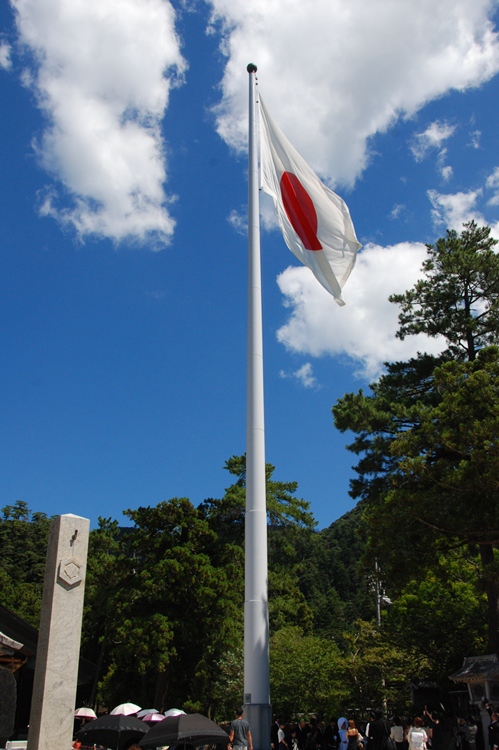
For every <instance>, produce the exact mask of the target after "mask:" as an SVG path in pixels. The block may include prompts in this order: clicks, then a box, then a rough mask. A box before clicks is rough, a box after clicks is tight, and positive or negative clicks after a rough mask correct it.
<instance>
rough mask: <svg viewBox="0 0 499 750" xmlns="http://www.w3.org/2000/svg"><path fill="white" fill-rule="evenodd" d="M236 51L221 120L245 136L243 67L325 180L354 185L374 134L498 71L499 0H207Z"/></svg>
mask: <svg viewBox="0 0 499 750" xmlns="http://www.w3.org/2000/svg"><path fill="white" fill-rule="evenodd" d="M210 2H211V5H212V7H213V24H215V25H216V24H220V26H221V28H222V34H223V41H222V44H221V49H222V51H223V53H224V54H225V55H226V56H227V65H226V68H225V74H224V77H223V81H222V102H221V104H220V107H219V108H218V110H217V116H218V130H219V133H220V134H221V136H222V137H223V138H224V139H225V140H226V141H227V143H229V144H230V145H231V146H233V147H234V148H236V149H243V148H244V147H245V142H246V137H247V135H246V134H247V122H246V110H247V73H246V65H247V64H248V63H249V62H254V63H256V64H257V65H258V68H259V70H258V78H259V85H260V88H261V91H262V94H263V96H264V98H265V100H266V103H267V105H268V106H269V109H270V110H271V112H272V113H273V115H274V117H275V118H276V120H277V121H278V123H279V125H280V127H281V128H282V129H283V131H284V132H285V134H286V135H287V136H288V137H289V138H290V140H292V142H293V143H294V145H295V146H296V147H297V148H298V150H299V151H300V152H301V153H302V154H303V156H304V157H305V158H306V159H307V160H308V161H309V162H310V163H311V164H312V166H313V167H314V168H315V169H316V170H317V171H318V172H319V173H320V174H321V175H322V176H324V177H325V178H326V179H327V180H328V181H330V182H332V183H334V182H344V183H347V184H352V183H353V182H354V180H355V179H356V177H357V176H358V175H359V174H360V173H361V172H362V170H363V169H364V168H365V166H366V164H367V163H368V160H369V149H368V139H369V137H370V136H372V135H373V134H374V133H376V132H383V131H386V129H387V128H388V127H390V125H391V124H393V123H394V121H395V120H396V119H397V118H398V117H400V116H410V115H413V114H414V113H415V112H416V111H417V110H418V109H419V108H421V107H422V106H423V105H424V104H425V103H427V102H428V101H430V100H432V99H434V98H436V97H439V96H441V95H442V94H444V93H445V92H447V91H449V90H450V89H457V90H464V89H466V88H468V87H471V86H478V85H480V84H481V83H483V82H484V81H486V80H488V79H490V78H491V77H492V76H493V75H494V74H495V73H496V72H497V71H498V70H499V44H498V39H497V35H496V34H495V33H494V31H493V27H492V23H491V20H490V19H491V17H492V15H493V13H494V12H495V7H496V6H495V2H494V0H439V2H438V3H435V2H434V0H420V2H418V3H415V2H413V0H370V2H368V3H366V2H365V0H315V2H313V3H303V2H302V3H299V2H293V3H290V2H287V1H286V0H254V1H253V2H251V3H248V2H247V1H246V0H210Z"/></svg>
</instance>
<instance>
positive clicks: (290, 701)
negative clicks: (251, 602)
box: [270, 626, 347, 719]
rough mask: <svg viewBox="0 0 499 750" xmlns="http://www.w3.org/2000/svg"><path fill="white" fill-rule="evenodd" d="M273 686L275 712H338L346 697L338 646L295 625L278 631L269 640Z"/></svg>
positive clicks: (285, 714)
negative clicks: (307, 633) (308, 633)
mask: <svg viewBox="0 0 499 750" xmlns="http://www.w3.org/2000/svg"><path fill="white" fill-rule="evenodd" d="M270 689H271V695H272V707H273V710H274V712H276V713H278V714H281V715H282V716H285V717H287V718H288V719H292V718H295V717H296V716H297V714H298V713H303V712H305V713H319V714H321V715H324V716H325V715H326V714H329V715H332V714H333V713H335V712H337V711H338V710H339V708H340V706H341V705H342V702H343V701H344V700H345V698H346V696H347V693H346V691H345V689H344V687H343V680H342V655H341V653H340V650H339V648H338V646H337V645H336V643H335V642H334V641H332V640H331V639H327V638H320V637H318V636H314V635H305V634H304V633H303V631H302V629H301V628H299V627H296V626H294V627H292V626H287V627H285V628H282V629H281V630H279V631H277V632H276V633H274V635H273V636H272V637H271V640H270Z"/></svg>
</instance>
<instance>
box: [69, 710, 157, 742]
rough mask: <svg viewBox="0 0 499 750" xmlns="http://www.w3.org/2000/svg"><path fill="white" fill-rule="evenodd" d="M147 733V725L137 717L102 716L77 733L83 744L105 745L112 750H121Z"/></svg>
mask: <svg viewBox="0 0 499 750" xmlns="http://www.w3.org/2000/svg"><path fill="white" fill-rule="evenodd" d="M146 732H147V724H144V722H143V721H140V719H136V718H135V716H123V714H115V715H114V716H111V715H109V716H101V717H100V719H95V720H94V721H91V722H90V723H89V724H85V726H84V727H82V728H81V729H80V731H79V732H77V733H76V736H77V737H78V739H79V740H81V742H83V743H84V744H88V745H96V744H97V745H104V746H105V747H109V748H112V750H121V748H122V747H123V745H125V744H126V743H127V742H130V740H138V739H140V737H142V736H143V735H144V734H145V733H146Z"/></svg>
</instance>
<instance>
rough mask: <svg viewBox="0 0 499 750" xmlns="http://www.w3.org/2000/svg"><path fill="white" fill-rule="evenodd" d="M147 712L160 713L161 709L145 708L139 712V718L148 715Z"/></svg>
mask: <svg viewBox="0 0 499 750" xmlns="http://www.w3.org/2000/svg"><path fill="white" fill-rule="evenodd" d="M147 714H159V711H158V709H157V708H143V709H142V711H139V712H138V714H137V719H141V718H142V717H143V716H146V715H147Z"/></svg>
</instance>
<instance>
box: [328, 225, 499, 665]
mask: <svg viewBox="0 0 499 750" xmlns="http://www.w3.org/2000/svg"><path fill="white" fill-rule="evenodd" d="M495 244H496V241H495V240H493V239H492V238H490V229H489V228H488V227H483V228H478V227H477V226H476V224H475V223H474V222H470V223H468V224H465V225H464V229H463V232H462V233H461V235H460V236H458V235H457V233H456V232H454V231H448V232H447V235H446V237H445V238H442V239H440V240H438V242H437V243H436V245H435V246H432V245H429V246H428V258H427V260H426V261H425V263H424V264H423V273H424V276H425V278H424V279H422V280H421V281H419V282H418V283H417V284H416V285H415V286H414V287H413V289H411V290H409V291H408V292H406V293H405V294H402V295H394V296H392V297H391V298H390V299H391V301H392V302H395V303H397V304H399V305H401V314H400V318H399V320H400V324H401V325H400V329H399V332H398V336H399V337H400V338H404V337H405V336H407V335H412V334H417V333H426V334H427V335H429V336H441V337H443V338H444V339H445V340H446V342H447V349H446V350H445V351H444V352H443V354H442V355H441V356H440V357H438V358H437V357H432V356H430V355H418V357H416V358H414V359H411V360H410V361H408V362H397V363H392V364H388V365H387V372H386V374H385V375H383V376H382V377H381V378H380V379H379V381H378V382H377V383H375V384H373V385H372V386H371V389H372V393H371V395H366V394H364V393H363V392H362V391H359V392H358V393H357V394H346V395H345V396H344V397H343V398H342V399H340V400H339V402H338V403H337V404H336V405H335V406H334V407H333V414H334V417H335V423H336V426H337V427H338V428H339V429H340V430H342V431H345V430H351V431H353V432H354V433H355V434H356V437H355V439H354V441H353V443H352V444H351V445H350V446H349V448H350V450H352V451H353V452H355V453H356V454H357V455H359V459H360V460H359V463H358V465H357V467H356V469H357V472H358V478H357V479H355V480H354V481H353V482H352V488H351V491H352V495H353V496H354V497H357V498H360V499H361V500H363V502H364V506H365V518H366V520H367V523H368V527H369V544H368V554H369V555H370V558H371V560H372V558H373V557H374V556H377V557H378V558H379V559H380V563H381V564H382V567H383V572H384V575H386V576H388V577H389V579H390V581H391V582H393V583H395V584H397V585H398V586H399V587H402V586H403V585H405V584H406V583H407V582H408V581H409V580H411V578H412V577H414V576H417V575H418V574H419V575H423V574H424V572H425V571H426V570H428V569H430V568H431V567H432V566H434V565H435V564H436V563H437V561H438V557H439V555H440V554H442V552H445V551H446V550H448V549H450V548H453V547H456V546H466V545H469V544H476V545H477V546H478V549H479V552H480V560H481V566H480V576H479V584H480V585H482V586H483V587H484V588H485V590H486V592H487V597H488V604H489V638H490V641H489V644H490V645H489V647H490V648H491V650H492V651H498V650H499V627H498V624H499V620H498V617H499V608H498V596H499V590H498V587H497V575H496V573H497V567H496V562H495V546H496V545H497V543H498V536H497V532H496V530H497V528H498V525H497V520H498V519H497V508H498V505H497V497H496V496H495V495H494V494H493V486H492V484H493V483H492V479H491V477H492V476H493V475H494V473H495V472H496V471H497V467H496V465H495V463H496V459H495V438H494V437H493V433H494V430H495V431H496V432H497V424H496V412H495V404H496V403H497V393H496V391H495V386H494V382H495V381H494V378H495V374H494V373H495V364H494V362H493V360H494V358H495V357H496V355H495V354H493V353H491V352H489V353H486V352H484V355H483V357H481V358H480V357H478V359H477V355H478V352H480V350H481V349H482V348H483V347H484V346H485V345H488V344H491V343H495V342H496V341H497V340H498V337H499V325H498V324H499V258H498V256H497V255H496V254H495V253H494V251H493V247H494V245H495ZM475 361H476V362H477V366H476V368H474V363H475ZM482 390H484V391H485V392H483V394H482ZM482 395H483V398H482ZM482 420H483V421H484V425H483V426H481V424H480V423H481V421H482ZM481 441H482V442H481ZM483 441H488V442H483ZM478 474H479V477H480V478H479V479H478V484H477V482H476V480H477V477H478ZM496 476H497V474H496ZM474 481H475V484H473V482H474ZM473 487H474V489H473ZM479 487H480V491H479V489H478V488H479ZM484 488H486V490H487V493H488V494H487V500H485V498H484V496H483V494H481V490H482V489H484ZM490 524H492V525H490Z"/></svg>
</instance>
